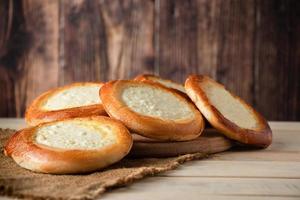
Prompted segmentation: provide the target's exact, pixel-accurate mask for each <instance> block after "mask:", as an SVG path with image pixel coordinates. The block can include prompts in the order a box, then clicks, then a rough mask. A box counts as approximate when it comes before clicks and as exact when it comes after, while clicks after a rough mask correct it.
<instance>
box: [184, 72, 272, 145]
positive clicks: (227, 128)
mask: <svg viewBox="0 0 300 200" xmlns="http://www.w3.org/2000/svg"><path fill="white" fill-rule="evenodd" d="M203 81H213V83H214V84H217V85H218V86H219V87H223V88H224V89H225V87H224V86H223V85H222V84H220V83H217V82H215V81H214V80H212V79H211V78H209V77H208V76H203V75H190V76H189V77H188V78H187V80H186V82H185V88H186V91H187V94H188V95H189V97H190V98H191V99H192V101H193V102H194V103H195V104H196V105H197V107H198V108H199V110H200V111H201V113H202V114H203V115H204V117H205V118H206V119H207V120H208V121H209V122H210V123H211V124H212V125H213V126H214V127H215V128H216V129H218V130H220V131H221V132H222V133H223V134H224V135H226V136H227V137H229V138H231V139H234V140H237V141H239V142H241V143H243V144H247V145H252V146H257V147H263V148H266V147H268V146H269V145H270V144H271V143H272V131H271V129H270V127H269V125H268V123H267V121H266V120H265V119H264V118H263V117H262V115H260V114H259V113H258V112H257V111H255V110H254V109H253V108H252V107H251V106H250V105H249V104H247V103H246V102H245V101H243V100H242V99H241V98H239V97H238V96H236V95H234V94H232V93H230V94H231V95H232V96H233V97H234V98H236V99H237V100H238V101H239V102H240V103H242V104H243V105H245V106H246V107H247V108H248V109H249V110H250V111H251V112H252V113H253V114H254V116H255V118H256V119H257V122H258V124H259V129H256V130H250V129H245V128H241V127H239V126H237V125H236V124H234V123H233V122H231V121H229V120H228V119H226V118H225V117H224V116H223V115H222V114H221V113H220V112H219V111H218V110H217V109H216V108H215V107H214V106H213V105H211V104H210V101H209V100H208V98H207V96H206V94H205V92H204V91H203V90H202V89H201V88H200V87H199V85H198V84H201V82H203Z"/></svg>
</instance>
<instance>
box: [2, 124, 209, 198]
mask: <svg viewBox="0 0 300 200" xmlns="http://www.w3.org/2000/svg"><path fill="white" fill-rule="evenodd" d="M12 133H13V131H12V130H1V129H0V140H1V141H0V148H1V153H0V194H1V195H5V196H14V197H23V198H32V199H95V198H97V197H100V196H101V194H103V193H104V192H105V191H106V190H108V189H111V188H114V187H118V186H123V185H126V184H129V183H131V182H133V181H135V180H138V179H142V178H143V177H145V176H147V175H154V174H157V173H160V172H164V171H167V170H171V169H174V168H176V167H177V166H178V165H179V164H180V163H184V162H186V161H189V160H194V159H200V158H203V157H205V155H204V154H203V153H197V154H188V155H184V156H179V157H175V158H162V159H149V158H148V159H123V160H122V161H120V162H119V163H117V164H115V165H113V166H111V167H110V168H107V169H105V170H103V171H99V172H95V173H90V174H85V175H48V174H39V173H33V172H31V171H29V170H26V169H23V168H21V167H18V166H17V165H16V164H15V163H14V161H13V160H12V159H11V158H8V157H6V156H4V155H3V145H4V143H5V142H6V140H7V139H8V137H9V136H10V135H11V134H12Z"/></svg>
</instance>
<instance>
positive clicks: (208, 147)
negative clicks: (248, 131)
mask: <svg viewBox="0 0 300 200" xmlns="http://www.w3.org/2000/svg"><path fill="white" fill-rule="evenodd" d="M133 141H134V142H133V145H132V148H131V151H130V152H129V154H128V156H129V157H142V158H145V157H151V158H158V157H172V156H179V155H184V154H192V153H205V154H213V153H219V152H223V151H226V150H228V149H230V148H231V147H232V146H233V143H232V141H231V140H230V139H228V138H226V137H225V136H223V135H221V134H220V133H218V131H216V130H215V129H204V131H203V133H202V134H201V136H200V137H197V138H196V139H194V140H190V141H181V142H166V141H159V140H154V139H149V138H146V137H143V136H140V135H136V134H133Z"/></svg>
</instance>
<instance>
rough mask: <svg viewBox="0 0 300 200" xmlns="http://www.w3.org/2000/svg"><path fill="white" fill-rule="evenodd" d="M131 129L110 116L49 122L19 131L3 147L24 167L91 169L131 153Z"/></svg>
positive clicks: (56, 171) (48, 170) (67, 170)
mask: <svg viewBox="0 0 300 200" xmlns="http://www.w3.org/2000/svg"><path fill="white" fill-rule="evenodd" d="M131 146H132V137H131V134H130V133H129V131H128V129H127V128H126V127H125V126H124V125H123V124H122V123H120V122H118V121H117V120H113V119H111V118H108V117H100V116H99V117H87V118H73V119H65V120H62V121H56V122H48V123H44V124H40V125H38V126H35V127H30V128H26V129H23V130H20V131H18V132H16V133H15V134H14V135H13V136H12V137H11V138H10V139H9V140H8V142H7V144H6V145H5V148H4V152H5V154H6V155H8V156H10V157H12V158H13V159H14V161H15V162H16V163H17V164H18V165H20V166H21V167H23V168H26V169H29V170H32V171H35V172H42V173H50V174H74V173H85V172H92V171H95V170H99V169H102V168H104V167H107V166H109V165H111V164H113V163H115V162H117V161H119V160H121V159H122V158H123V157H124V156H126V155H127V154H128V152H129V151H130V149H131Z"/></svg>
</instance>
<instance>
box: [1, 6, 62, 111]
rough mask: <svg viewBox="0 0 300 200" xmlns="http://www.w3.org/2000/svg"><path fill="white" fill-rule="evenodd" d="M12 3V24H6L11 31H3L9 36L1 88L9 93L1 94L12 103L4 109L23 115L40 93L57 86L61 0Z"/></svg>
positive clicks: (3, 63)
mask: <svg viewBox="0 0 300 200" xmlns="http://www.w3.org/2000/svg"><path fill="white" fill-rule="evenodd" d="M1 2H3V1H1ZM8 4H9V9H8V10H10V9H12V11H9V12H7V15H8V18H9V20H11V22H10V23H11V25H6V27H7V30H6V33H7V34H1V36H5V38H4V39H2V41H4V42H2V44H4V45H3V46H4V47H5V50H1V52H3V53H2V55H1V58H0V69H1V72H2V73H1V77H2V78H1V83H2V84H3V85H2V84H1V89H2V88H3V89H4V91H6V92H7V94H5V95H2V96H1V97H2V99H4V102H6V104H7V106H8V110H7V111H4V113H5V112H8V113H7V114H6V115H7V116H12V115H15V116H19V117H20V116H23V114H24V110H25V107H26V105H28V104H29V103H30V102H31V101H32V100H33V99H34V98H35V97H36V96H37V95H39V94H40V93H41V92H43V91H45V90H47V89H49V88H51V87H55V86H57V76H58V75H57V69H58V63H57V58H58V57H57V55H58V54H57V52H58V51H57V48H58V46H57V45H58V23H57V20H58V2H56V1H50V0H48V1H37V0H31V1H30V0H28V1H25V0H24V1H9V2H8ZM10 6H12V8H10ZM11 18H12V19H11ZM0 29H1V28H0ZM8 29H9V30H8ZM1 46H2V45H1ZM45 80H46V81H45ZM12 103H13V104H14V109H12V108H11V104H12ZM1 104H2V103H1ZM3 106H4V105H3ZM1 107H2V106H1Z"/></svg>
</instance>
